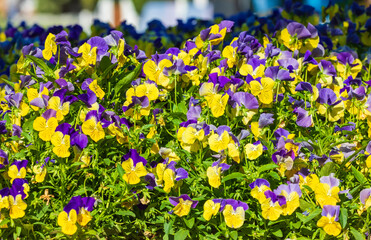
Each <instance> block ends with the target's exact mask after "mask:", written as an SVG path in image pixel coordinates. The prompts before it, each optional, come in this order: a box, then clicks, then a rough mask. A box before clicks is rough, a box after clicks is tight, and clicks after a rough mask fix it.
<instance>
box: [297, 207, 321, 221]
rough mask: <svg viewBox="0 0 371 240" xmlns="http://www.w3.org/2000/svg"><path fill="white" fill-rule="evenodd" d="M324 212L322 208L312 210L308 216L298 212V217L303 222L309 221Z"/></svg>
mask: <svg viewBox="0 0 371 240" xmlns="http://www.w3.org/2000/svg"><path fill="white" fill-rule="evenodd" d="M321 212H322V209H316V210H314V211H313V212H311V213H310V214H309V215H308V216H304V215H303V214H301V213H297V214H296V216H298V218H299V219H300V220H301V221H302V222H303V223H307V222H310V221H311V220H312V219H313V218H315V217H317V216H318V215H320V214H321Z"/></svg>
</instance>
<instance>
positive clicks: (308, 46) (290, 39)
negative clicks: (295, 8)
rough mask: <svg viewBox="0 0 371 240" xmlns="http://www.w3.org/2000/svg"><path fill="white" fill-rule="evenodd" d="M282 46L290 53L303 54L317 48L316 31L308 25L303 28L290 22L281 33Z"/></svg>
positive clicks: (301, 25) (299, 24)
mask: <svg viewBox="0 0 371 240" xmlns="http://www.w3.org/2000/svg"><path fill="white" fill-rule="evenodd" d="M281 40H282V41H283V44H284V45H285V46H286V47H287V48H289V49H290V50H291V51H295V50H300V52H301V53H305V52H306V51H307V50H310V51H312V50H313V49H314V48H316V47H317V46H318V43H319V36H318V32H317V29H316V28H315V27H314V26H313V25H312V24H310V23H308V25H307V27H305V26H304V25H303V24H301V23H297V22H291V23H289V24H288V25H287V27H286V28H285V29H283V30H282V31H281Z"/></svg>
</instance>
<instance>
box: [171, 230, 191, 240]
mask: <svg viewBox="0 0 371 240" xmlns="http://www.w3.org/2000/svg"><path fill="white" fill-rule="evenodd" d="M188 234H189V231H188V230H187V229H180V230H179V231H177V232H176V233H175V235H174V240H184V239H186V238H187V236H188Z"/></svg>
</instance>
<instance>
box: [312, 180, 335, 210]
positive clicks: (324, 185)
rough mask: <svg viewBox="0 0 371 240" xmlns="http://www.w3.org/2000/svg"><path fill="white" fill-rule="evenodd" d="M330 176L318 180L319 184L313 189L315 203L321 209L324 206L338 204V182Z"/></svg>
mask: <svg viewBox="0 0 371 240" xmlns="http://www.w3.org/2000/svg"><path fill="white" fill-rule="evenodd" d="M333 175H334V174H330V175H329V176H324V177H321V178H320V182H319V183H318V184H317V186H316V187H315V189H314V192H315V194H316V200H317V203H318V204H319V205H320V206H321V207H323V206H324V205H333V206H335V205H336V203H338V202H340V199H339V191H340V189H339V184H340V180H339V179H337V178H335V177H334V176H333Z"/></svg>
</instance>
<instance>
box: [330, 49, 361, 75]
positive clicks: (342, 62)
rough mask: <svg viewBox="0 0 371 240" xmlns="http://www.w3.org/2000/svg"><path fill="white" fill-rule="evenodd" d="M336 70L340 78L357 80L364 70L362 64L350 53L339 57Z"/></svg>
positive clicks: (344, 53) (343, 53)
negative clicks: (350, 77)
mask: <svg viewBox="0 0 371 240" xmlns="http://www.w3.org/2000/svg"><path fill="white" fill-rule="evenodd" d="M337 60H338V62H337V65H336V70H337V72H338V74H339V76H340V77H342V78H343V79H347V78H348V77H349V76H352V77H353V78H356V77H357V75H358V73H359V72H360V71H361V70H362V62H361V61H360V60H359V59H358V58H357V59H355V58H354V56H353V55H352V54H351V53H350V52H341V53H339V54H338V55H337Z"/></svg>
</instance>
